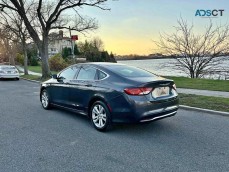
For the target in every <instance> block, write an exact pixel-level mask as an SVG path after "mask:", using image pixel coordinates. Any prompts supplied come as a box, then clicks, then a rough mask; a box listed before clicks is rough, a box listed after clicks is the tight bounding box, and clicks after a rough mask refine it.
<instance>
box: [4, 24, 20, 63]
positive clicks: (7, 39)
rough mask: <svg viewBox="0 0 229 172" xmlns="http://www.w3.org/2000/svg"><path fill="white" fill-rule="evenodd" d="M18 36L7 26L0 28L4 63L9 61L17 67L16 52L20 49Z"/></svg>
mask: <svg viewBox="0 0 229 172" xmlns="http://www.w3.org/2000/svg"><path fill="white" fill-rule="evenodd" d="M18 42H19V41H18V39H17V36H16V35H15V34H14V33H12V32H11V31H10V29H9V28H8V27H6V26H2V27H1V28H0V44H1V46H2V47H1V48H2V51H1V55H2V56H3V59H2V60H3V61H4V62H6V61H8V63H9V64H12V65H15V61H14V59H15V52H16V49H17V48H18Z"/></svg>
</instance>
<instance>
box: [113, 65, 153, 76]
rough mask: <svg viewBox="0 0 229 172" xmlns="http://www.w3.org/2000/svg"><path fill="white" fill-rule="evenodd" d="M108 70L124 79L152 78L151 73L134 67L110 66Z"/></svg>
mask: <svg viewBox="0 0 229 172" xmlns="http://www.w3.org/2000/svg"><path fill="white" fill-rule="evenodd" d="M109 69H110V70H111V71H113V72H115V73H117V74H119V75H121V76H124V77H154V76H156V75H154V74H153V73H150V72H148V71H145V70H143V69H139V68H136V67H131V66H126V65H114V66H110V67H109Z"/></svg>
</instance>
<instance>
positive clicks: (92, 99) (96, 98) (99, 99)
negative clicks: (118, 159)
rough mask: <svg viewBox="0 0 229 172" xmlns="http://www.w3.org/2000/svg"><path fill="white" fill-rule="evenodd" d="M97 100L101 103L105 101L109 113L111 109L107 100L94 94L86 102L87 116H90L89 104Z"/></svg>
mask: <svg viewBox="0 0 229 172" xmlns="http://www.w3.org/2000/svg"><path fill="white" fill-rule="evenodd" d="M97 101H102V102H103V103H105V104H106V105H107V107H108V109H109V111H110V113H111V109H110V107H109V104H108V102H107V101H106V100H105V99H104V98H103V97H102V96H98V95H97V96H94V97H92V98H91V100H90V101H89V103H88V116H89V117H91V116H90V115H91V114H90V110H91V106H92V105H93V104H94V103H95V102H97Z"/></svg>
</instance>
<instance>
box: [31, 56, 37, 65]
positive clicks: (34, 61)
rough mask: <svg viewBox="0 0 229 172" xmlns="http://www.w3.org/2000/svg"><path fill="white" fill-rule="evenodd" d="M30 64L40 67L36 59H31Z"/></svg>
mask: <svg viewBox="0 0 229 172" xmlns="http://www.w3.org/2000/svg"><path fill="white" fill-rule="evenodd" d="M29 64H30V65H31V66H38V65H39V63H38V59H37V58H36V57H31V59H30V62H29Z"/></svg>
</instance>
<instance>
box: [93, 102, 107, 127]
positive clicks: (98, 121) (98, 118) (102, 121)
mask: <svg viewBox="0 0 229 172" xmlns="http://www.w3.org/2000/svg"><path fill="white" fill-rule="evenodd" d="M92 121H93V123H94V125H95V126H96V127H97V128H98V129H102V128H104V127H105V126H106V123H107V114H106V110H105V109H104V107H103V106H102V105H100V104H97V105H95V106H94V107H93V109H92Z"/></svg>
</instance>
